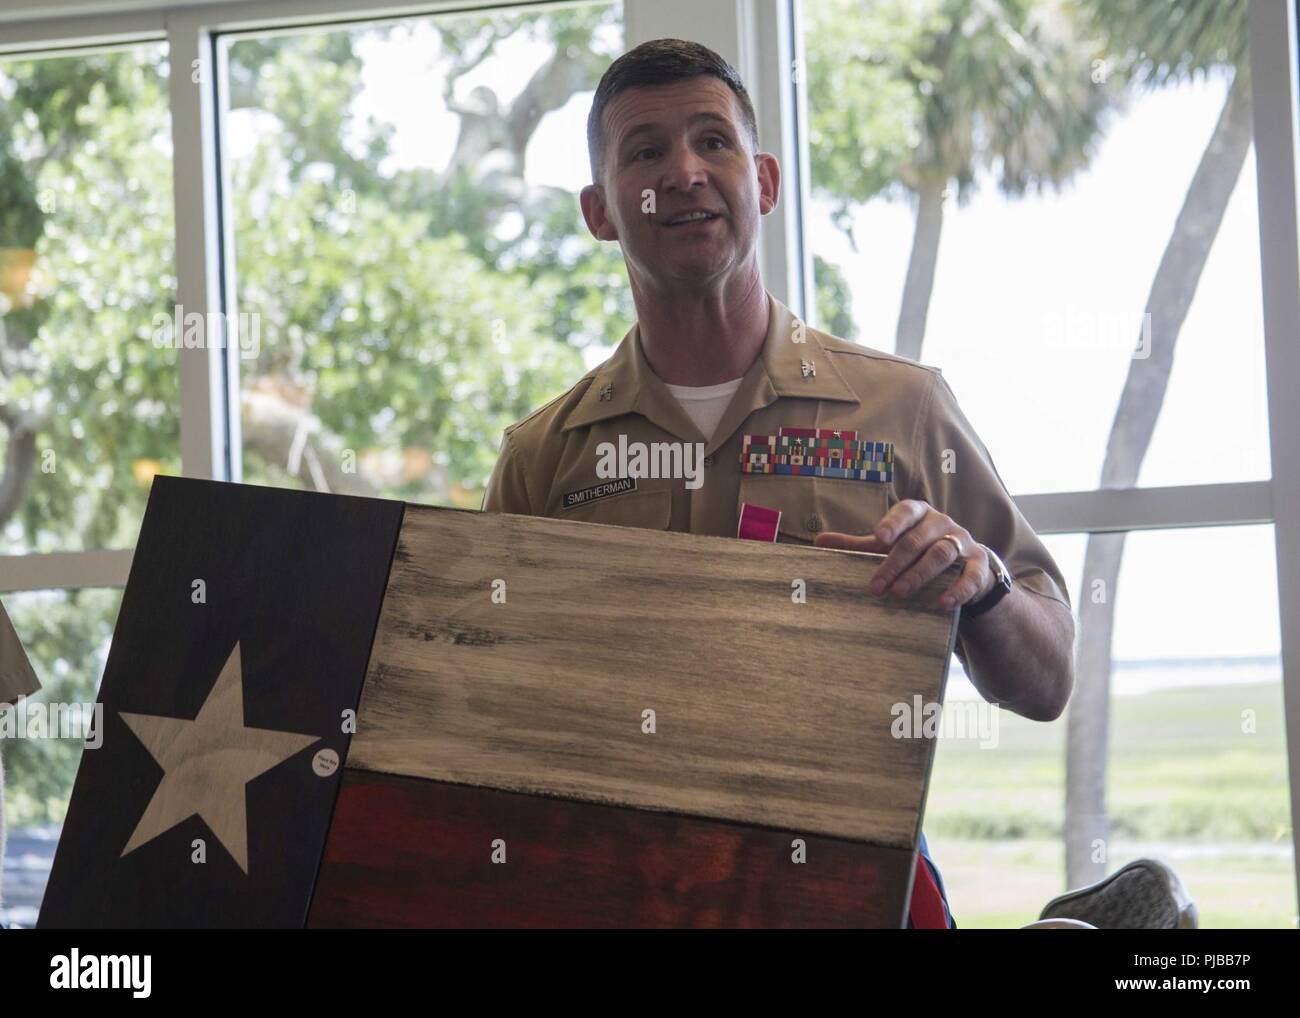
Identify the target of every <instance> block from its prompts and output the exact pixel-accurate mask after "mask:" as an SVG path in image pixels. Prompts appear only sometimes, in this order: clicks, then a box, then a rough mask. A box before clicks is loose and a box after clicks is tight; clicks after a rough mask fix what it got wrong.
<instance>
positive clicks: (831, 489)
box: [483, 39, 1074, 911]
mask: <svg viewBox="0 0 1300 1018" xmlns="http://www.w3.org/2000/svg"><path fill="white" fill-rule="evenodd" d="M587 138H588V148H589V151H590V153H591V164H592V180H593V183H592V184H591V185H589V186H588V187H586V188H584V189H583V191H582V196H581V201H582V210H583V215H584V217H585V219H586V222H587V226H588V228H589V229H590V230H591V232H592V234H593V235H594V236H595V237H597V238H598V239H600V240H608V241H618V242H619V244H620V246H621V248H622V252H623V257H624V261H625V262H626V264H627V269H628V277H629V281H630V283H631V286H632V293H633V297H634V299H635V302H636V308H637V323H636V325H635V326H633V328H632V329H631V330H630V331H629V332H628V333H627V335H626V337H625V338H624V339H623V342H622V344H621V345H620V346H619V348H618V350H617V351H616V352H615V353H614V355H613V356H612V357H611V358H610V359H609V360H608V361H606V362H605V363H604V364H602V365H600V366H599V367H597V368H595V369H594V370H592V371H590V372H588V373H587V374H586V375H585V376H584V377H583V378H582V379H580V380H579V381H578V383H577V384H576V385H575V386H574V387H573V388H572V389H570V390H569V391H568V392H566V393H564V394H563V395H562V396H560V397H559V398H557V399H555V400H553V401H552V402H550V403H548V404H547V405H546V406H544V407H542V408H540V409H539V410H537V411H535V412H534V413H532V414H531V415H529V416H528V417H526V418H524V419H523V420H522V421H520V422H518V423H517V424H515V425H513V426H511V427H509V428H507V429H506V433H505V437H504V439H503V442H502V447H501V455H500V458H499V460H498V462H497V465H496V469H495V470H494V471H493V474H492V477H491V479H490V481H489V483H488V489H487V492H486V494H485V497H484V505H483V508H484V509H485V510H488V511H495V512H510V513H523V514H529V515H536V516H551V517H555V518H557V519H571V520H584V521H588V522H595V523H610V524H619V525H624V526H634V527H650V528H655V529H668V530H675V531H686V532H690V533H695V534H713V535H719V536H735V535H736V533H737V523H738V518H739V514H740V509H741V506H742V505H743V504H746V503H748V504H750V505H757V506H762V507H765V508H767V509H773V510H779V511H780V513H781V516H780V524H779V528H780V529H779V535H778V539H780V540H783V541H802V542H805V543H816V544H817V545H819V546H822V547H833V548H845V549H850V550H859V551H868V552H876V553H883V554H885V555H886V559H885V562H884V563H883V564H882V565H881V567H880V569H879V570H878V571H877V573H876V576H875V578H874V580H873V583H872V586H871V587H870V588H869V590H870V593H872V594H875V595H886V596H896V597H907V596H909V595H911V594H912V593H913V592H915V591H916V590H917V589H919V588H920V587H921V586H923V585H924V584H926V583H927V582H928V581H929V580H931V579H933V578H934V577H935V576H937V575H938V574H939V573H940V572H942V571H943V570H944V569H946V568H947V567H948V566H950V565H952V564H954V563H960V564H961V566H962V572H961V575H960V577H959V578H958V579H957V580H956V581H955V582H954V583H953V584H952V585H951V586H950V587H949V588H948V589H947V591H946V593H945V595H944V597H943V599H941V602H940V603H941V604H943V605H945V606H955V605H962V606H963V610H962V615H963V618H962V623H961V626H960V629H959V638H958V645H957V653H958V656H959V657H960V658H961V660H962V663H963V664H964V665H965V666H966V670H967V672H968V674H970V676H971V679H972V681H973V682H974V683H975V685H976V687H977V688H978V689H979V690H980V692H981V693H982V694H983V695H984V696H985V697H986V698H987V699H989V700H990V701H994V702H998V703H1001V704H1002V705H1003V706H1005V707H1007V708H1009V709H1011V710H1015V711H1017V712H1018V713H1020V714H1023V715H1025V716H1026V717H1030V718H1034V719H1038V720H1051V719H1054V718H1056V717H1058V716H1059V715H1060V713H1061V711H1062V710H1064V708H1065V704H1066V701H1067V699H1068V697H1069V693H1070V689H1071V686H1072V683H1073V676H1072V644H1073V634H1074V623H1073V619H1072V617H1071V614H1070V608H1069V602H1068V599H1067V596H1066V593H1065V585H1064V581H1063V580H1062V578H1061V573H1060V570H1059V569H1058V568H1057V567H1056V564H1055V563H1054V562H1053V561H1052V558H1051V556H1050V555H1049V554H1048V552H1047V550H1046V548H1044V546H1043V544H1042V542H1041V541H1039V539H1038V538H1037V537H1036V536H1035V535H1034V533H1033V531H1032V530H1031V529H1030V527H1029V525H1028V523H1027V522H1026V521H1025V519H1024V517H1023V516H1022V515H1021V514H1020V512H1019V511H1018V510H1017V508H1016V506H1015V503H1014V502H1013V501H1012V500H1011V497H1010V495H1009V494H1008V493H1007V491H1006V488H1005V487H1004V486H1003V484H1002V482H1001V479H1000V478H999V477H998V474H997V472H996V470H995V469H994V467H993V463H992V460H991V459H990V458H989V455H988V453H987V451H986V450H985V448H984V446H983V445H982V443H981V442H980V441H979V439H978V437H977V436H976V435H975V433H974V431H973V430H972V429H971V427H970V424H969V422H968V421H967V420H966V418H965V417H964V416H963V415H962V413H961V411H960V410H959V409H958V407H957V403H956V400H955V398H954V397H953V394H952V391H951V390H950V389H949V387H948V385H947V383H946V382H944V380H943V378H942V376H941V375H940V373H939V372H938V371H937V370H935V369H933V368H927V367H923V366H921V365H919V364H916V363H914V362H912V361H908V360H904V359H902V358H899V357H894V356H891V355H889V354H885V353H881V352H878V351H875V350H871V349H868V348H866V347H861V346H857V345H856V344H853V343H848V342H845V341H843V340H840V339H837V338H835V337H834V336H830V335H828V334H826V333H824V332H820V331H818V330H815V329H810V328H807V327H806V325H805V324H804V323H802V322H800V321H798V320H796V319H795V318H794V316H793V315H792V314H791V312H790V311H789V309H787V308H786V307H785V306H783V305H782V304H781V303H780V302H779V301H777V300H776V299H775V298H773V297H772V296H771V294H770V293H768V292H767V290H766V289H765V288H764V286H763V284H762V279H761V277H760V274H759V269H758V261H757V257H756V254H755V242H756V239H757V235H758V227H759V220H760V217H761V216H763V215H766V214H768V213H769V212H771V211H772V209H773V208H775V207H776V203H777V197H778V195H779V191H780V179H781V174H780V167H779V165H778V164H777V160H776V158H775V157H774V156H772V155H771V154H770V153H766V152H761V151H759V148H758V138H757V128H756V124H755V118H754V113H753V108H752V106H751V104H750V101H749V97H748V95H747V94H746V92H745V88H744V85H743V83H742V82H741V81H740V78H739V76H738V75H737V74H736V72H735V70H734V69H733V68H731V66H730V65H728V64H727V63H726V62H725V61H724V60H722V59H721V58H720V57H719V56H718V55H717V54H716V53H713V52H712V51H711V50H709V49H707V48H705V47H703V46H699V45H697V44H694V43H687V42H682V41H680V40H664V39H661V40H656V41H654V42H650V43H645V44H643V45H641V46H638V47H637V48H636V49H634V50H632V51H631V52H629V53H627V54H624V55H623V56H622V57H620V58H619V59H618V60H617V61H615V62H614V64H612V65H611V66H610V68H609V70H607V71H606V73H605V75H604V76H603V77H602V79H601V82H600V84H599V86H598V88H597V90H596V95H595V98H594V100H593V103H592V110H591V115H590V117H589V119H588V129H587ZM782 429H787V430H788V429H813V430H812V431H811V432H806V431H805V432H803V434H811V435H812V436H813V438H815V439H818V440H820V439H824V438H825V439H832V438H834V439H837V440H839V438H843V437H844V435H845V432H852V433H855V434H853V435H852V436H851V437H850V438H849V439H848V441H849V442H851V443H888V444H891V445H892V460H891V459H890V457H889V456H888V455H887V454H882V455H880V456H879V457H878V458H879V459H880V460H881V462H876V461H875V460H876V459H877V455H876V454H875V453H872V454H864V453H863V452H862V451H861V450H863V449H864V448H866V449H877V450H878V449H882V448H887V446H877V445H874V444H873V445H869V446H866V445H861V444H854V445H851V446H845V445H844V443H843V442H842V441H841V442H840V448H841V452H842V453H843V452H847V451H849V450H851V449H856V450H857V451H856V452H854V453H853V454H852V455H853V458H854V463H853V465H854V466H857V467H863V468H869V469H858V470H853V471H848V470H830V469H824V468H820V467H819V468H816V469H813V470H805V469H804V467H803V466H798V467H793V466H791V465H790V464H792V463H802V462H804V461H803V460H802V459H789V460H788V461H787V462H786V463H784V464H782V465H781V466H780V467H776V466H773V467H772V472H765V471H767V469H768V464H769V463H773V462H775V461H776V460H777V459H778V458H779V457H776V456H772V455H770V454H771V453H773V452H776V451H777V450H776V449H775V448H774V445H775V444H776V443H777V440H776V439H774V438H773V436H778V435H779V434H780V432H781V431H782ZM837 432H838V433H839V436H838V437H837V436H836V434H835V433H837ZM796 434H800V432H798V431H796ZM747 436H749V439H750V441H749V443H748V444H747V443H746V437H747ZM638 443H643V444H644V447H646V448H651V449H652V448H654V443H673V444H675V446H676V448H677V449H678V451H679V452H680V455H679V456H678V458H677V459H676V460H675V461H674V463H673V465H674V466H676V467H677V468H678V469H677V471H676V473H677V474H678V476H675V477H674V476H644V475H642V476H636V477H635V478H632V477H630V476H617V475H614V479H612V480H611V474H610V472H609V469H608V467H609V455H608V450H609V449H610V448H611V447H613V448H616V449H618V450H619V451H620V463H625V462H626V460H625V459H623V458H622V453H623V451H624V450H632V449H634V448H636V447H637V444H638ZM695 443H701V444H702V446H703V449H702V452H703V462H702V464H696V463H694V462H693V458H692V457H691V456H690V455H689V454H690V452H692V451H694V448H695ZM825 444H826V445H833V444H834V442H829V441H828V442H826V443H825ZM756 449H757V450H759V452H758V454H757V455H754V451H755V450H756ZM785 451H787V452H788V451H789V450H788V449H787V450H785ZM742 457H743V462H742ZM765 457H766V462H765V461H764V460H765ZM637 473H639V472H637ZM999 560H1001V562H1000V561H999ZM1002 562H1005V565H1002ZM923 844H924V843H923ZM919 872H920V871H918V874H919ZM936 876H937V872H936ZM919 881H920V876H919V875H918V884H919ZM939 886H940V891H941V889H942V885H941V884H940V885H939ZM914 911H915V909H914ZM945 911H946V909H945Z"/></svg>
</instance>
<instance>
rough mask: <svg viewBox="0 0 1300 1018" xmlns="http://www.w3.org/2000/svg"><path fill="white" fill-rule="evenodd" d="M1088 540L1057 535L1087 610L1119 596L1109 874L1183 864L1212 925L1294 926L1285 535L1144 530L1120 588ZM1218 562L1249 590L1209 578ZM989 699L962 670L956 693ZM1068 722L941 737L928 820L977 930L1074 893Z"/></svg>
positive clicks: (1015, 920) (1130, 540)
mask: <svg viewBox="0 0 1300 1018" xmlns="http://www.w3.org/2000/svg"><path fill="white" fill-rule="evenodd" d="M1087 542H1088V538H1087V536H1086V535H1081V534H1080V535H1062V536H1055V537H1050V538H1048V539H1047V543H1048V545H1049V547H1050V549H1051V551H1052V554H1053V557H1055V558H1056V561H1057V562H1058V563H1059V564H1060V566H1061V569H1062V571H1063V572H1064V573H1065V576H1066V580H1067V583H1068V584H1069V588H1070V594H1071V598H1072V599H1074V600H1075V602H1076V611H1077V608H1078V605H1079V604H1082V603H1087V604H1088V605H1090V606H1092V607H1094V608H1095V607H1097V606H1098V602H1099V601H1100V600H1101V599H1109V600H1112V601H1113V603H1114V612H1115V614H1114V630H1113V647H1112V663H1111V668H1110V673H1109V681H1108V695H1107V698H1106V700H1107V703H1108V713H1109V737H1108V740H1107V750H1108V752H1107V756H1106V761H1107V767H1106V769H1105V773H1104V782H1105V785H1104V803H1105V811H1106V827H1107V828H1108V831H1107V832H1106V835H1105V836H1104V837H1103V838H1102V841H1103V844H1100V845H1093V844H1092V834H1093V833H1094V832H1093V831H1092V830H1089V831H1088V833H1087V837H1088V841H1087V843H1086V844H1085V845H1084V846H1083V847H1084V851H1085V853H1086V854H1087V855H1088V856H1092V855H1093V854H1094V853H1096V854H1097V855H1098V856H1099V860H1098V865H1099V866H1100V868H1101V870H1102V872H1104V873H1111V872H1113V871H1114V870H1116V869H1118V868H1119V867H1120V866H1123V865H1124V864H1125V863H1127V862H1130V861H1131V860H1133V859H1136V858H1143V857H1154V858H1158V859H1162V860H1164V861H1165V862H1167V863H1169V864H1170V865H1171V866H1173V868H1174V870H1175V871H1176V872H1177V873H1178V874H1179V876H1180V877H1181V878H1182V880H1183V882H1184V884H1185V885H1186V886H1187V889H1188V892H1189V893H1190V895H1191V897H1192V899H1193V901H1195V902H1196V905H1197V907H1198V910H1199V912H1200V923H1201V925H1202V926H1204V927H1278V928H1291V927H1293V926H1294V925H1295V918H1294V916H1295V869H1294V864H1293V858H1292V856H1293V849H1292V843H1291V821H1290V799H1289V794H1290V793H1289V790H1288V789H1289V784H1288V780H1287V757H1286V738H1285V737H1286V732H1285V716H1284V712H1283V703H1282V683H1281V670H1282V669H1281V660H1280V656H1279V645H1280V644H1279V631H1278V613H1277V577H1276V570H1275V565H1274V561H1275V559H1274V547H1273V528H1272V527H1270V526H1262V527H1218V528H1213V529H1205V530H1160V531H1143V532H1140V533H1133V534H1129V535H1127V537H1126V538H1125V543H1126V550H1125V554H1124V559H1123V567H1122V569H1121V572H1120V574H1119V582H1118V584H1116V585H1114V587H1113V589H1107V588H1106V587H1105V586H1102V585H1098V584H1096V583H1095V582H1094V579H1095V578H1094V579H1087V580H1085V565H1084V563H1085V557H1086V548H1087ZM1213 562H1231V563H1232V570H1231V572H1232V577H1233V579H1232V581H1231V583H1217V582H1210V583H1207V582H1206V568H1207V565H1209V564H1210V563H1213ZM978 699H979V694H978V693H976V691H975V689H974V687H973V686H971V685H970V683H969V680H968V679H966V677H965V676H964V674H962V672H961V669H960V666H956V665H955V666H954V675H953V676H952V680H951V682H950V688H949V694H948V698H947V702H948V704H949V705H950V706H951V707H952V708H953V709H954V711H956V712H959V711H961V710H965V709H970V708H969V707H968V706H967V705H972V706H973V705H974V704H975V703H976V702H978ZM1081 702H1082V701H1079V700H1076V704H1078V703H1081ZM1075 709H1076V705H1071V707H1070V708H1069V709H1068V710H1070V711H1073V710H1075ZM954 731H956V732H960V731H962V729H960V728H954ZM967 731H974V729H971V728H968V729H967ZM1068 731H1069V728H1068V724H1067V723H1057V724H1048V725H1045V724H1039V723H1037V722H1033V721H1027V720H1025V719H1023V718H1020V717H1017V716H1015V715H1012V714H1011V713H1010V712H1007V711H1002V712H999V714H998V720H997V724H996V730H994V729H993V728H992V727H990V726H987V725H986V730H985V731H984V732H983V733H982V734H983V735H984V737H983V738H982V739H981V738H974V737H971V738H953V739H943V740H941V741H940V743H939V747H938V753H937V756H936V759H935V769H934V775H933V777H932V779H931V782H930V798H929V803H928V806H927V810H926V820H925V829H926V834H927V837H928V839H929V841H930V844H931V850H932V853H933V855H934V857H935V859H936V861H937V862H938V865H939V867H940V869H941V871H942V873H943V875H944V880H945V882H946V885H947V890H948V894H949V900H950V901H951V902H952V906H953V911H954V914H956V916H957V921H958V923H959V924H960V925H963V926H970V927H981V926H994V927H1007V926H1017V925H1023V924H1024V923H1027V922H1030V921H1032V920H1034V919H1037V918H1038V912H1039V910H1040V909H1042V907H1043V906H1044V905H1046V904H1047V902H1048V901H1049V900H1050V899H1051V898H1053V897H1055V896H1056V895H1058V894H1061V893H1062V892H1063V891H1064V890H1065V889H1066V886H1067V880H1066V872H1065V843H1066V836H1067V831H1066V827H1065V819H1066V788H1067V780H1068V775H1067V762H1066V761H1067V756H1066V736H1067V732H1068ZM990 732H993V736H994V737H992V738H989V737H988V736H989V733H990ZM976 734H980V733H976Z"/></svg>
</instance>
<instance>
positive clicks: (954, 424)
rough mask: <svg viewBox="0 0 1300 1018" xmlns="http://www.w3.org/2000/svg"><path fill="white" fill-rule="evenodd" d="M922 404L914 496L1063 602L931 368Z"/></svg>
mask: <svg viewBox="0 0 1300 1018" xmlns="http://www.w3.org/2000/svg"><path fill="white" fill-rule="evenodd" d="M925 404H926V405H925V409H924V411H923V412H922V413H921V414H920V415H919V418H918V422H917V427H918V433H917V436H916V440H915V442H914V444H913V448H915V449H916V450H917V451H918V452H917V455H916V457H915V462H914V464H912V468H913V471H914V474H915V476H914V477H913V478H912V479H911V480H912V482H913V484H914V487H915V488H916V490H918V491H919V492H920V494H919V495H918V496H917V497H920V498H923V499H924V500H925V501H927V502H929V503H930V505H932V506H934V507H935V508H936V509H938V510H939V511H940V512H943V513H945V514H947V515H948V516H951V517H952V518H953V519H954V520H956V521H957V522H958V523H959V524H961V525H962V526H963V527H965V528H966V529H967V530H968V531H970V533H971V535H972V536H973V537H974V538H975V540H977V541H979V542H980V543H981V544H983V545H986V546H988V547H989V548H992V549H993V551H994V552H996V553H997V555H998V557H999V558H1001V559H1002V561H1003V562H1005V563H1006V565H1007V568H1008V569H1009V570H1010V571H1011V575H1012V576H1014V577H1015V580H1016V583H1017V584H1019V585H1020V586H1023V587H1025V588H1027V589H1029V590H1031V591H1033V592H1034V593H1036V594H1040V595H1042V596H1043V597H1047V598H1051V599H1052V600H1054V601H1059V602H1061V603H1062V604H1063V605H1065V606H1066V607H1067V608H1068V607H1069V606H1070V598H1069V595H1068V593H1067V592H1066V586H1065V579H1064V577H1063V576H1062V575H1061V570H1060V569H1059V568H1058V566H1057V565H1056V562H1055V561H1054V560H1053V559H1052V556H1051V554H1050V553H1049V552H1048V550H1047V547H1046V546H1045V545H1044V544H1043V542H1042V541H1041V540H1040V539H1039V537H1038V535H1037V534H1035V533H1034V531H1033V528H1032V527H1030V525H1029V521H1028V520H1026V519H1025V517H1024V515H1023V514H1022V513H1021V512H1020V510H1019V508H1017V506H1016V503H1015V501H1014V500H1013V499H1012V498H1011V494H1010V492H1008V491H1007V487H1006V485H1005V484H1003V483H1002V478H1001V476H999V474H998V471H997V468H996V467H995V466H994V465H993V459H992V457H991V456H990V455H989V452H988V450H987V449H986V448H985V447H984V443H983V442H981V441H980V439H979V436H978V435H976V434H975V429H974V428H972V427H971V424H970V421H968V420H967V419H966V415H965V414H963V413H962V411H961V408H960V407H959V406H958V405H957V398H956V397H955V396H954V395H953V392H952V389H951V388H949V386H948V383H947V381H946V380H945V379H944V378H943V376H942V375H941V374H939V373H938V372H937V371H936V372H934V374H933V375H932V378H931V382H930V386H929V390H928V393H927V397H926V400H925ZM904 497H912V496H910V495H908V496H904Z"/></svg>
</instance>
